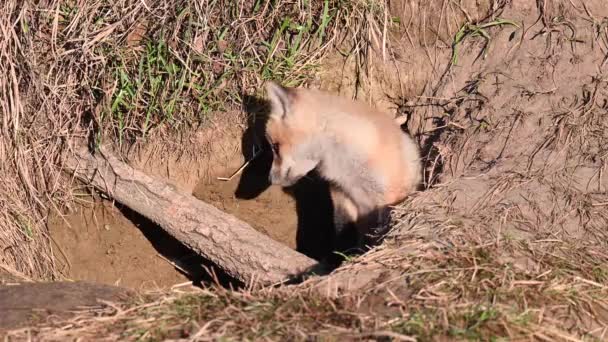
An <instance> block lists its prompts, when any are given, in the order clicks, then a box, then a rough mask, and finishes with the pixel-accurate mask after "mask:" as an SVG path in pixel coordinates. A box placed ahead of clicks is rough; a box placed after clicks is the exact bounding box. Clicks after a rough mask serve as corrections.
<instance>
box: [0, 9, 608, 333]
mask: <svg viewBox="0 0 608 342" xmlns="http://www.w3.org/2000/svg"><path fill="white" fill-rule="evenodd" d="M396 3H397V4H396ZM486 5H487V6H486ZM425 6H428V7H425ZM433 9H434V10H433ZM478 10H479V13H473V10H472V9H471V8H470V7H467V6H466V4H462V3H456V2H449V1H443V2H442V1H432V2H429V4H427V5H420V4H419V3H417V2H415V1H403V2H395V3H392V4H391V12H390V13H391V16H393V15H395V16H396V15H397V13H402V14H403V13H408V14H410V15H409V16H408V15H400V19H401V22H400V31H399V30H396V31H393V32H392V33H394V35H393V34H391V35H387V36H390V37H392V43H393V45H391V46H390V48H387V51H388V52H387V55H388V56H390V57H391V58H393V61H394V65H395V67H396V68H399V67H400V66H404V65H408V63H410V64H411V65H422V64H424V65H426V67H425V68H420V70H421V72H425V71H428V73H426V74H425V76H427V82H423V83H421V84H418V87H415V86H412V85H406V83H407V82H408V80H412V79H420V78H421V76H420V75H418V78H415V77H414V75H413V73H412V74H407V73H404V74H406V75H408V77H399V79H398V80H397V81H395V82H396V83H394V84H393V85H395V86H396V87H400V88H401V90H400V91H395V93H393V94H392V95H393V99H392V100H391V101H393V102H394V103H395V107H397V111H398V112H399V113H401V114H403V115H406V116H407V117H408V118H409V120H408V128H409V130H410V132H412V133H413V134H414V135H415V136H416V137H417V138H418V139H419V141H420V143H421V145H422V146H423V152H424V157H425V160H424V162H425V166H426V174H425V184H426V189H425V191H421V192H420V193H417V194H415V195H414V196H412V198H410V199H409V200H408V201H406V203H404V204H403V205H401V206H400V207H399V208H397V210H396V213H395V221H396V223H395V226H394V228H393V230H392V231H391V233H390V234H389V236H388V237H387V238H386V240H385V241H384V243H383V244H382V245H381V246H378V247H376V248H374V249H373V250H372V251H370V252H369V253H367V254H365V255H363V256H359V257H357V258H353V259H352V260H348V262H347V263H346V264H345V265H343V266H342V267H341V268H339V269H338V270H336V271H335V272H333V273H332V274H331V275H329V276H327V277H317V278H311V279H308V280H307V281H305V282H304V283H302V284H299V285H297V286H290V287H281V288H275V289H258V288H256V287H255V286H253V287H251V288H247V289H243V290H239V291H232V290H228V289H223V288H220V287H210V288H206V289H203V290H198V292H195V293H187V294H186V293H182V292H181V291H180V289H175V290H174V291H171V292H169V293H162V294H153V295H151V296H150V297H148V298H141V299H137V300H135V301H134V302H130V303H108V305H107V306H106V307H105V308H104V309H100V310H88V311H82V312H81V313H80V315H78V316H77V317H75V318H73V319H70V320H67V321H64V322H60V323H54V324H53V323H49V324H47V325H38V326H35V327H31V328H27V329H20V330H15V331H12V332H9V336H11V337H13V338H27V337H29V336H35V338H37V339H42V340H64V339H66V338H78V337H81V338H84V339H99V338H100V337H101V336H103V338H104V339H107V340H115V339H117V338H120V339H127V340H135V339H149V340H160V339H188V340H213V339H219V338H229V339H236V340H244V339H246V340H254V339H255V340H259V339H272V340H277V339H281V340H306V339H310V338H311V337H314V338H326V339H332V338H333V339H361V338H367V339H382V340H404V341H410V340H411V341H413V340H421V341H426V340H463V339H467V340H468V339H473V340H495V341H498V340H540V341H604V340H607V339H608V268H607V266H606V265H608V253H607V252H606V251H608V236H607V235H608V230H607V229H606V227H607V226H608V212H607V211H606V206H607V205H608V204H607V203H608V196H606V182H607V181H608V179H607V177H606V173H605V167H606V156H607V155H608V152H607V150H606V146H607V145H606V140H607V138H608V133H606V128H607V127H606V125H607V124H608V106H607V103H608V91H607V89H608V88H607V87H606V85H607V84H606V83H607V82H608V81H607V80H608V78H607V74H606V73H607V67H608V62H607V61H608V11H607V10H606V7H605V4H604V3H603V1H601V0H597V1H577V0H565V1H537V2H516V1H512V2H511V1H490V2H488V3H487V4H485V5H482V6H480V7H479V8H478ZM430 12H433V13H434V15H433V16H431V15H428V17H427V13H430ZM411 13H418V14H419V15H417V16H414V15H413V14H411ZM450 13H455V14H453V16H454V17H459V18H460V21H457V22H453V21H452V18H453V16H452V14H450ZM431 17H432V19H430V18H431ZM405 18H410V19H411V20H408V21H406V20H405ZM427 18H429V19H428V22H432V23H434V25H425V23H427V21H426V20H427ZM501 19H506V20H510V21H512V22H513V23H516V24H517V26H513V25H489V26H488V27H487V29H485V30H486V31H484V32H483V33H481V32H479V31H477V32H478V36H477V37H475V36H474V35H472V36H469V38H467V39H466V40H462V41H461V42H459V43H460V44H458V58H457V63H453V61H454V60H453V51H454V50H453V49H452V47H453V43H454V42H456V41H457V39H455V37H456V34H457V32H460V31H461V29H462V28H465V27H466V28H468V30H469V32H471V27H474V28H476V29H479V28H480V27H482V25H484V24H490V23H497V22H499V21H500V20H501ZM412 22H414V23H417V25H416V26H415V27H416V29H413V28H412V25H413V24H412ZM465 25H468V26H465ZM470 25H475V26H470ZM421 27H425V28H426V30H422V29H420V28H421ZM422 31H424V33H421V32H422ZM473 31H475V29H473ZM373 32H378V31H373ZM380 32H382V30H380ZM378 37H382V36H378ZM380 41H382V40H381V39H380ZM407 44H410V45H411V46H412V50H413V51H414V52H413V53H416V54H415V55H412V54H408V53H406V52H405V51H406V50H407V49H406V48H404V46H407ZM376 53H378V54H374V56H375V58H379V57H378V56H379V55H381V54H382V49H379V50H377V52H376ZM9 56H10V55H9ZM421 56H422V57H421ZM413 58H416V60H414V59H413ZM422 58H424V62H420V59H422ZM416 63H419V64H416ZM368 67H370V68H372V67H373V63H372V64H370V65H369V66H368ZM379 69H381V68H379ZM379 69H377V70H379ZM389 69H390V68H389ZM368 71H369V70H368ZM410 76H411V77H410ZM366 77H367V78H366V80H367V81H369V82H370V83H369V84H372V83H373V82H374V81H375V82H378V83H381V84H384V85H385V84H386V83H390V82H391V80H387V79H383V77H384V76H383V75H377V74H376V75H373V74H372V73H369V72H368V73H367V74H366ZM404 87H407V88H408V89H409V90H414V89H416V90H418V91H417V92H415V93H412V92H411V91H403V89H404ZM367 91H371V90H369V89H368V90H367ZM218 96H223V95H218ZM144 122H145V121H144ZM112 132H115V131H112ZM118 140H120V139H118ZM0 151H1V150H0ZM49 165H50V164H49ZM11 172H14V171H11ZM11 222H12V221H11Z"/></svg>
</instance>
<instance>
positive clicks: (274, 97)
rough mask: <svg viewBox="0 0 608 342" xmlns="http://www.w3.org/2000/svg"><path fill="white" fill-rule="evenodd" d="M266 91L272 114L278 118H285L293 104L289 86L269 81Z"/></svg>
mask: <svg viewBox="0 0 608 342" xmlns="http://www.w3.org/2000/svg"><path fill="white" fill-rule="evenodd" d="M266 92H267V93H268V98H269V99H270V116H271V117H274V118H277V119H283V118H285V115H287V113H288V112H289V107H290V105H291V96H290V94H289V88H286V87H283V86H282V85H280V84H278V83H276V82H274V81H269V82H268V83H266Z"/></svg>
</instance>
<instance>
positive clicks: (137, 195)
mask: <svg viewBox="0 0 608 342" xmlns="http://www.w3.org/2000/svg"><path fill="white" fill-rule="evenodd" d="M66 164H67V165H66V166H67V169H68V170H69V171H71V173H72V174H73V175H74V176H75V177H77V178H79V179H80V180H82V181H84V182H86V183H88V184H90V185H92V186H94V187H95V188H97V189H98V190H100V191H102V192H104V193H106V194H107V195H108V196H110V197H111V198H113V199H115V200H116V201H118V202H120V203H122V204H123V205H125V206H127V207H129V208H130V209H131V210H133V211H135V212H137V213H139V214H140V215H142V216H144V217H146V218H148V219H149V220H151V221H153V222H155V223H156V224H157V225H158V226H160V227H161V228H162V229H164V230H165V231H166V232H167V233H169V234H170V235H171V236H173V237H174V238H176V239H177V240H179V241H180V242H182V243H183V244H184V245H186V246H187V247H189V248H190V249H191V250H192V251H194V252H196V253H198V254H200V255H201V256H202V257H204V258H205V259H207V260H209V261H211V262H213V263H214V264H215V265H217V267H219V268H220V269H221V270H222V271H224V272H225V273H226V274H228V275H230V276H231V277H233V278H235V279H238V280H240V281H242V282H244V283H250V282H259V283H262V284H265V285H270V284H276V283H281V282H283V281H286V280H289V279H291V278H292V277H294V276H298V275H300V274H302V273H303V272H307V271H310V270H312V269H313V268H314V267H315V266H316V265H317V263H316V261H314V260H313V259H311V258H308V257H307V256H305V255H303V254H301V253H298V252H297V251H294V250H293V249H291V248H289V247H287V246H285V245H283V244H281V243H279V242H277V241H275V240H273V239H271V238H270V237H268V236H266V235H264V234H262V233H260V232H258V231H256V230H255V229H253V228H252V227H251V226H250V225H249V224H247V223H246V222H243V221H241V220H239V219H238V218H236V217H234V216H232V215H229V214H227V213H224V212H222V211H220V210H219V209H217V208H215V207H213V206H212V205H210V204H207V203H205V202H203V201H200V200H198V199H197V198H195V197H194V196H192V195H190V194H184V193H180V192H179V191H177V190H176V189H175V188H174V187H173V186H171V185H169V184H168V183H166V182H164V181H163V180H161V179H157V178H154V177H151V176H149V175H146V174H145V173H143V172H141V171H138V170H135V169H134V168H132V167H131V166H129V165H127V164H125V163H124V162H122V161H120V160H119V159H118V158H117V157H116V156H115V155H113V154H112V153H111V152H110V151H108V150H107V149H105V148H101V149H100V150H98V151H97V152H96V153H95V155H93V154H91V153H90V152H89V151H88V149H86V148H83V149H81V150H79V151H77V152H76V153H75V154H74V155H73V157H71V158H69V160H68V161H67V163H66Z"/></svg>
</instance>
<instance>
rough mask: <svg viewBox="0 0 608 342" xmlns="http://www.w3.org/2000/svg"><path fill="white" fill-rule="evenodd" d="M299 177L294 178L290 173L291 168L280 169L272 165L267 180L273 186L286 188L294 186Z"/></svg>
mask: <svg viewBox="0 0 608 342" xmlns="http://www.w3.org/2000/svg"><path fill="white" fill-rule="evenodd" d="M298 179H299V177H294V175H293V174H292V173H291V168H289V167H287V168H284V170H282V168H280V167H277V166H275V165H272V168H271V169H270V172H269V174H268V180H269V181H270V183H271V184H273V185H279V186H282V187H288V186H292V185H294V184H295V183H296V182H297V181H298Z"/></svg>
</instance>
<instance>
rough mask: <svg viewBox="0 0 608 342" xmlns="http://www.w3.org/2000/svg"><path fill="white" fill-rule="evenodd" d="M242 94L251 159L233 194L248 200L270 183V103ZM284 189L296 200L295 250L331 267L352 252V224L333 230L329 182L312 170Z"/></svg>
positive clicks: (247, 155) (244, 138)
mask: <svg viewBox="0 0 608 342" xmlns="http://www.w3.org/2000/svg"><path fill="white" fill-rule="evenodd" d="M243 98H244V101H243V107H244V108H243V109H244V111H245V112H246V113H247V115H248V120H247V129H246V130H245V132H244V134H243V136H242V139H241V151H242V153H243V157H244V158H245V160H250V162H249V164H248V165H247V167H246V168H245V169H244V170H243V173H242V175H241V178H240V181H239V184H238V186H237V189H236V191H235V197H236V198H239V199H246V200H248V199H254V198H256V197H257V196H259V195H260V194H261V193H263V192H264V191H265V190H266V189H268V188H269V187H270V186H271V183H270V181H269V178H268V175H269V172H270V168H271V166H272V160H273V156H272V152H271V149H270V146H269V144H268V141H267V140H266V138H265V137H266V134H265V127H266V122H267V120H268V116H269V113H270V103H269V102H268V101H266V100H264V99H260V98H257V97H254V96H243ZM256 153H257V156H256V157H255V158H254V155H256ZM283 191H284V192H285V193H287V194H288V195H289V196H291V197H292V198H294V200H295V202H296V215H297V222H298V223H297V232H296V250H297V251H298V252H300V253H302V254H304V255H306V256H308V257H310V258H313V259H315V260H317V261H320V262H323V263H324V264H325V266H327V267H329V268H330V269H332V268H335V267H337V266H339V265H340V263H341V262H342V261H343V256H341V255H340V254H353V248H354V247H355V245H356V233H355V229H354V226H353V225H348V226H347V227H344V228H343V229H341V230H340V233H339V234H338V233H337V232H336V227H335V224H334V219H333V217H334V210H333V203H332V200H331V196H330V192H329V183H328V182H327V181H325V180H323V179H322V178H321V177H319V175H318V174H317V173H316V171H315V170H313V171H311V172H310V173H309V174H308V175H307V176H306V177H303V178H302V179H301V180H300V181H298V182H297V183H296V184H295V185H293V186H291V187H289V188H284V189H283ZM336 252H338V253H336Z"/></svg>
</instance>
